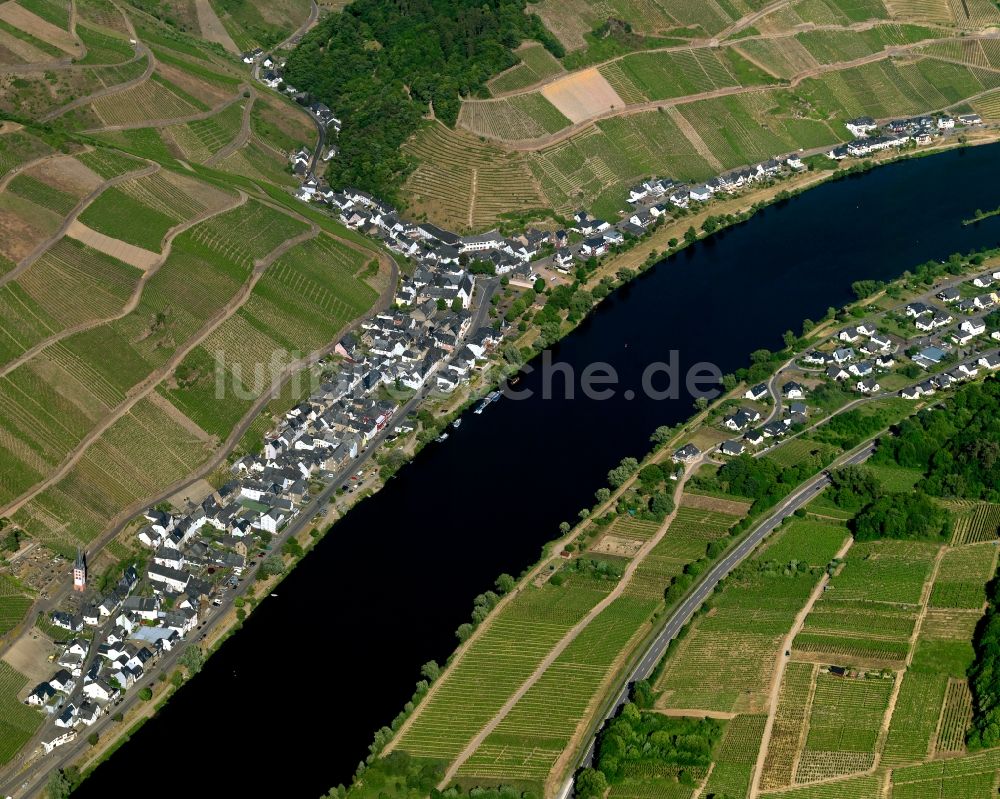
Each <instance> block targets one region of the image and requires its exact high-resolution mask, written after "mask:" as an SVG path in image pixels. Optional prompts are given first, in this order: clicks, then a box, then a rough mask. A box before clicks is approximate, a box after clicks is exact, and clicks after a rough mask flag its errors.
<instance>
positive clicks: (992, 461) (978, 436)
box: [875, 379, 1000, 502]
mask: <svg viewBox="0 0 1000 799" xmlns="http://www.w3.org/2000/svg"><path fill="white" fill-rule="evenodd" d="M875 459H876V460H877V461H884V462H890V463H897V464H899V465H900V466H906V467H908V468H912V469H919V470H920V471H922V472H924V474H926V475H927V476H926V478H925V479H924V480H922V481H921V482H920V483H919V484H918V486H917V488H918V489H920V490H921V491H923V492H924V493H926V494H930V495H931V496H937V497H959V498H963V499H976V500H989V501H992V502H996V501H1000V381H997V380H996V379H990V380H987V381H986V382H984V383H973V384H970V385H968V386H966V387H964V388H963V389H962V390H961V391H959V392H958V393H956V394H955V396H954V397H953V398H952V399H950V400H948V402H947V404H946V405H945V406H944V407H943V408H930V409H927V410H925V411H922V412H921V413H919V414H917V415H916V416H913V417H911V418H909V419H906V420H905V421H903V422H902V423H901V424H900V425H899V427H898V429H897V432H896V435H895V436H893V437H891V438H888V439H886V440H885V441H883V442H882V443H881V444H880V445H879V451H878V452H877V453H876V456H875Z"/></svg>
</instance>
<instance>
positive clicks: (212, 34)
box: [194, 0, 240, 53]
mask: <svg viewBox="0 0 1000 799" xmlns="http://www.w3.org/2000/svg"><path fill="white" fill-rule="evenodd" d="M194 7H195V12H196V13H197V15H198V27H199V28H200V29H201V35H202V38H204V39H207V40H208V41H210V42H215V43H216V44H221V45H222V46H223V47H224V48H225V49H226V50H228V51H229V52H230V53H238V52H240V48H239V47H237V46H236V42H234V41H233V37H232V36H230V35H229V31H227V30H226V27H225V25H223V24H222V20H220V19H219V15H218V14H216V13H215V9H214V8H212V4H211V3H210V2H208V0H194Z"/></svg>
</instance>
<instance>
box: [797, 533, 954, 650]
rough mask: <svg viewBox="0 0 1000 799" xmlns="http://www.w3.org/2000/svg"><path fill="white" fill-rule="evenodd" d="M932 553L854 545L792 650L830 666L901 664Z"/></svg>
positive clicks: (889, 544)
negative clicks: (844, 664) (829, 663)
mask: <svg viewBox="0 0 1000 799" xmlns="http://www.w3.org/2000/svg"><path fill="white" fill-rule="evenodd" d="M936 554H937V549H936V547H934V546H932V545H928V544H914V543H907V542H898V541H882V542H875V543H865V544H856V545H855V546H854V547H852V548H851V551H850V552H849V553H848V555H847V558H846V561H845V564H844V566H843V568H842V570H841V571H839V572H838V573H836V574H835V575H834V577H833V578H832V579H831V581H830V587H829V589H828V590H827V591H826V592H824V594H823V596H822V597H820V599H819V601H818V602H817V603H816V605H815V606H814V607H813V610H812V612H811V613H810V614H809V616H808V617H806V620H805V625H804V627H803V630H802V632H800V633H799V634H798V635H797V636H796V638H795V642H794V644H793V648H794V650H795V651H796V652H801V653H808V655H809V657H810V659H815V658H831V659H832V660H831V662H834V663H844V662H846V663H856V662H859V663H871V662H879V663H884V664H887V665H892V664H896V665H899V664H901V663H902V662H903V661H904V660H905V659H906V656H907V653H908V652H909V641H910V638H911V636H912V635H913V630H914V625H915V624H916V620H917V615H918V611H919V605H920V598H921V592H922V591H923V586H924V582H925V580H926V579H927V578H928V577H929V575H930V570H931V567H932V565H933V562H934V557H935V555H936Z"/></svg>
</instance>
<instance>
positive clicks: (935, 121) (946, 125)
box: [827, 114, 983, 161]
mask: <svg viewBox="0 0 1000 799" xmlns="http://www.w3.org/2000/svg"><path fill="white" fill-rule="evenodd" d="M982 123H983V120H982V117H980V116H979V114H961V115H959V116H958V117H957V124H959V125H961V126H963V127H972V126H975V125H981V124H982ZM955 125H956V118H954V117H951V116H949V115H947V114H941V115H938V116H929V115H924V116H918V117H911V118H909V119H894V120H890V121H889V122H886V123H885V124H880V123H878V122H877V121H876V120H875V119H873V118H872V117H867V116H862V117H856V118H855V119H849V120H847V121H846V122H845V123H844V127H846V128H847V130H848V131H850V133H851V135H852V136H854V137H855V138H854V140H853V141H851V142H848V143H847V144H846V145H842V146H839V147H834V148H833V149H832V150H830V151H829V152H828V153H827V155H828V156H829V157H830V158H832V159H834V160H837V161H839V160H841V159H842V158H845V157H847V156H852V157H854V158H864V157H865V156H867V155H871V154H872V153H877V152H881V151H883V150H889V149H893V148H897V147H902V146H903V145H905V144H907V143H909V142H911V141H913V142H915V143H916V144H918V145H923V144H930V143H931V141H932V139H933V137H934V136H935V135H939V134H941V133H944V132H945V131H948V130H952V129H953V128H955Z"/></svg>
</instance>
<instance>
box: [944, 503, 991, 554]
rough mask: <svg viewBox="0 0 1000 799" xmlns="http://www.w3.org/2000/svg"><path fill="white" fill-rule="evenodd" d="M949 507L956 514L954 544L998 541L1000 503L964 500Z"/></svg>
mask: <svg viewBox="0 0 1000 799" xmlns="http://www.w3.org/2000/svg"><path fill="white" fill-rule="evenodd" d="M949 507H950V508H951V509H952V510H953V511H954V514H955V516H954V519H955V529H954V533H953V534H952V539H951V543H952V546H959V545H961V544H974V543H977V542H980V541H996V539H997V536H998V535H1000V505H997V504H995V503H992V502H975V503H973V502H963V503H962V504H960V505H957V504H952V505H950V506H949Z"/></svg>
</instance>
